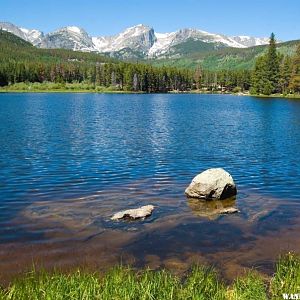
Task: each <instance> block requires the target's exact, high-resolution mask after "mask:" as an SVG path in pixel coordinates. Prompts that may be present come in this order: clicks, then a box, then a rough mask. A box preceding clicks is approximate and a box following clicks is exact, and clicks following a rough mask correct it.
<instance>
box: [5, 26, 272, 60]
mask: <svg viewBox="0 0 300 300" xmlns="http://www.w3.org/2000/svg"><path fill="white" fill-rule="evenodd" d="M0 29H3V30H6V31H9V32H11V33H13V34H15V35H17V36H19V37H20V38H22V39H24V40H26V41H29V42H31V43H32V44H33V45H35V46H37V47H39V48H48V49H53V48H64V49H71V50H76V51H84V52H98V53H105V54H107V55H109V56H111V57H116V58H122V59H149V58H159V59H162V58H179V57H182V56H184V55H186V54H191V53H192V52H196V51H197V52H203V51H208V50H209V51H212V50H218V49H222V48H228V47H233V48H248V47H252V46H257V45H265V44H267V43H268V39H267V38H255V37H249V36H232V37H230V36H226V35H221V34H213V33H209V32H206V31H203V30H199V29H180V30H178V31H176V32H171V33H157V32H155V31H154V29H153V28H151V27H148V26H145V25H142V24H139V25H137V26H134V27H130V28H128V29H126V30H125V31H123V32H121V33H120V34H117V35H114V36H107V37H91V36H90V35H89V34H88V33H87V32H86V31H85V30H84V29H82V28H79V27H76V26H68V27H64V28H61V29H58V30H56V31H54V32H51V33H48V34H44V33H43V32H41V31H38V30H29V29H25V28H21V27H17V26H15V25H14V24H11V23H8V22H0Z"/></svg>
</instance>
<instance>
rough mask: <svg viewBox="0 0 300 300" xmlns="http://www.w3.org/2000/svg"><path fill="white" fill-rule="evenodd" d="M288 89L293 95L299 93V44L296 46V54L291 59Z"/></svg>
mask: <svg viewBox="0 0 300 300" xmlns="http://www.w3.org/2000/svg"><path fill="white" fill-rule="evenodd" d="M289 87H290V89H291V90H292V91H293V92H294V93H299V92H300V44H299V45H298V47H297V51H296V54H295V56H294V58H293V64H292V74H291V80H290V85H289Z"/></svg>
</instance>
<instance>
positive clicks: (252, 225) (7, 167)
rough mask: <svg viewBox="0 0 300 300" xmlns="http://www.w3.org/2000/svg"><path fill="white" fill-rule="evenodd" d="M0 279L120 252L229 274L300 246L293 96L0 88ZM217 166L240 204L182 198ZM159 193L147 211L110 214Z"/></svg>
mask: <svg viewBox="0 0 300 300" xmlns="http://www.w3.org/2000/svg"><path fill="white" fill-rule="evenodd" d="M0 140H1V143H0V193H1V194H0V274H1V277H0V280H2V281H6V280H9V278H11V277H12V276H15V275H16V274H18V273H21V272H24V271H26V270H29V269H30V268H31V267H32V265H33V264H35V265H36V267H37V268H39V267H44V268H49V269H51V268H61V269H63V270H70V269H74V268H78V267H84V268H88V269H92V270H95V269H96V270H98V269H107V268H109V267H111V266H113V265H115V264H117V263H119V262H122V263H126V264H127V263H130V264H132V265H133V266H136V267H144V266H149V267H151V268H154V269H155V268H160V267H165V268H168V269H170V270H172V271H174V272H178V273H182V272H184V271H185V270H187V269H188V268H189V266H190V265H191V264H192V263H195V262H200V263H208V264H213V265H215V266H216V267H217V268H218V269H219V270H220V272H221V273H222V274H223V275H224V278H228V279H230V278H232V277H233V276H235V275H236V274H240V273H242V272H243V270H245V269H247V268H249V267H255V268H257V269H258V270H260V271H262V272H265V273H270V272H272V270H273V263H274V260H275V259H276V257H277V256H278V255H279V254H280V253H282V252H285V251H289V250H294V251H300V234H299V229H300V218H299V217H300V101H292V100H285V99H258V98H251V97H238V96H230V95H188V94H186V95H102V94H0ZM212 167H222V168H224V169H226V170H227V171H228V172H230V173H231V174H232V176H233V178H234V180H235V182H236V184H237V188H238V197H237V200H236V202H235V203H229V204H225V205H235V206H236V207H238V208H239V210H240V211H241V212H240V213H239V214H235V215H226V216H218V215H217V214H215V213H214V209H215V207H216V206H220V205H221V206H222V205H224V203H225V202H224V203H209V204H207V205H206V204H205V203H203V202H199V201H191V200H188V199H186V197H185V195H184V190H185V188H186V187H187V185H188V184H189V183H190V181H191V180H192V178H193V177H194V176H195V175H196V174H198V173H200V172H202V171H204V170H205V169H207V168H212ZM147 204H153V205H155V207H156V208H155V210H154V212H153V215H152V216H151V217H150V218H148V219H146V220H144V221H136V222H112V221H110V217H111V215H112V214H113V213H114V212H117V211H119V210H122V209H125V208H133V207H138V206H142V205H147Z"/></svg>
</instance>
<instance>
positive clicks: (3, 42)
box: [0, 30, 114, 63]
mask: <svg viewBox="0 0 300 300" xmlns="http://www.w3.org/2000/svg"><path fill="white" fill-rule="evenodd" d="M8 60H14V61H21V60H22V61H28V62H37V61H38V62H45V63H52V62H53V63H55V62H68V61H69V62H72V61H78V62H80V61H81V62H86V63H88V62H90V63H95V62H113V61H114V60H113V59H111V58H108V57H106V56H103V55H100V54H96V53H85V52H76V51H72V50H66V49H39V48H36V47H34V46H32V44H31V43H29V42H27V41H25V40H23V39H21V38H19V37H18V36H16V35H14V34H12V33H10V32H7V31H3V30H0V62H1V61H3V62H7V61H8Z"/></svg>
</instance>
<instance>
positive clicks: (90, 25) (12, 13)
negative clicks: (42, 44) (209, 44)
mask: <svg viewBox="0 0 300 300" xmlns="http://www.w3.org/2000/svg"><path fill="white" fill-rule="evenodd" d="M0 21H9V22H11V23H14V24H16V25H18V26H21V27H25V28H29V29H39V30H41V31H43V32H45V33H48V32H51V31H53V30H55V29H57V28H60V27H63V26H68V25H76V26H79V27H82V28H84V29H85V30H86V31H87V32H88V33H89V34H90V35H92V36H104V35H113V34H117V33H119V32H121V31H122V30H124V29H126V28H128V27H130V26H134V25H137V24H145V25H148V26H150V27H153V28H154V30H155V31H156V32H162V33H163V32H172V31H175V30H178V29H181V28H197V29H202V30H205V31H209V32H212V33H222V34H226V35H251V36H257V37H268V36H269V35H270V33H271V32H274V33H275V34H276V36H277V38H278V39H280V40H282V41H287V40H292V39H300V0H285V1H283V0H272V1H271V0H265V1H263V0H262V1H259V0H232V1H230V0H228V1H222V0H221V1H215V0H208V1H202V0H199V1H197V0H181V1H177V0H173V1H170V0H166V1H163V0H152V1H151V0H147V1H142V0H139V1H138V0H123V1H122V0H106V1H101V0H86V1H79V0H72V1H69V0H47V1H45V0H31V1H29V0H27V1H26V0H14V1H11V0H0Z"/></svg>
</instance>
